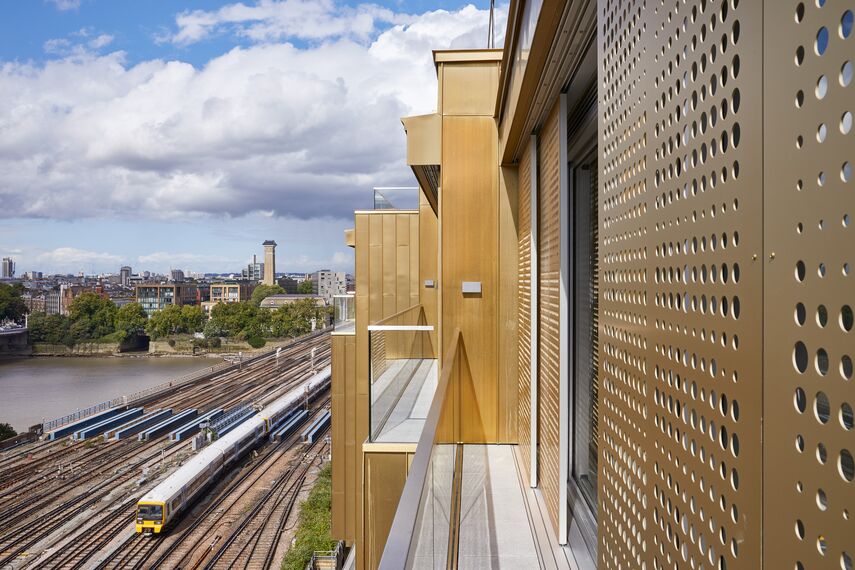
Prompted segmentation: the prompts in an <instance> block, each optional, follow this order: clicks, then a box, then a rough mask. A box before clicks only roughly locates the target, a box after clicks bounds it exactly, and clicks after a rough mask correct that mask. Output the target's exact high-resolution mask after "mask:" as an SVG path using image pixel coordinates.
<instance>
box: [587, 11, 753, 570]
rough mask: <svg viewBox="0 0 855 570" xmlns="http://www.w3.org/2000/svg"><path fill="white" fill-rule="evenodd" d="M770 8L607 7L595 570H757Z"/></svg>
mask: <svg viewBox="0 0 855 570" xmlns="http://www.w3.org/2000/svg"><path fill="white" fill-rule="evenodd" d="M761 8H762V5H761V3H756V2H744V1H743V2H738V3H735V2H732V1H728V2H721V1H715V2H714V1H703V0H698V1H693V2H687V3H676V4H674V3H669V4H667V5H664V4H660V3H656V4H655V5H654V4H649V3H645V2H640V1H636V2H610V1H606V0H601V1H600V2H599V19H598V20H599V22H600V25H601V29H600V34H599V37H598V44H599V52H600V53H599V58H598V59H599V61H600V62H601V68H600V74H601V77H600V88H599V89H600V93H599V98H600V104H601V107H600V119H599V121H600V123H599V130H600V132H601V139H600V152H601V156H602V160H601V169H602V178H601V182H600V204H601V208H600V228H601V234H600V251H601V291H602V297H601V309H600V311H601V313H600V339H601V343H602V352H601V359H602V365H601V369H600V396H599V409H600V413H601V422H600V429H601V433H600V449H601V451H600V465H601V476H600V496H599V501H600V505H599V506H600V509H599V535H600V537H599V538H600V546H599V558H600V566H601V567H602V568H620V567H624V568H627V567H632V568H641V567H647V568H666V567H668V568H671V567H680V568H682V567H685V568H693V567H694V568H699V567H705V568H729V569H733V568H758V567H759V566H760V536H761V534H760V533H761V525H760V515H761V503H760V497H761V486H760V481H761V461H762V450H761V447H760V444H761V437H760V435H761V433H760V429H761V412H762V406H761V401H762V378H763V375H762V372H763V371H762V366H761V364H762V362H761V356H760V355H761V354H762V346H761V342H762V317H763V311H762V302H763V298H762V279H761V275H762V273H761V268H760V263H759V262H755V261H752V256H753V254H756V253H757V252H758V251H760V248H761V245H762V234H761V232H762V223H761V222H760V220H761V214H762V188H763V184H762V172H761V164H762V156H761V153H760V151H761V149H762V113H761V101H760V97H761V93H762V89H761V87H762V85H761V80H762V61H761V59H760V58H761V57H762V53H763V50H762V49H761V47H762V46H761V42H762V36H761V34H760V30H761V29H762V26H761V23H762V22H761V18H762V14H761Z"/></svg>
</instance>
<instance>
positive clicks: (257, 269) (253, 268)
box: [241, 254, 264, 281]
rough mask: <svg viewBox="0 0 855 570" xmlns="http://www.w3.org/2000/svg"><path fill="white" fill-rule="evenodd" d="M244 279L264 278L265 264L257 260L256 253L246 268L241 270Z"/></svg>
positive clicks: (257, 279) (256, 279) (255, 279)
mask: <svg viewBox="0 0 855 570" xmlns="http://www.w3.org/2000/svg"><path fill="white" fill-rule="evenodd" d="M241 275H242V276H243V278H244V279H248V280H250V281H261V280H262V279H263V278H264V264H263V263H260V262H258V261H257V260H256V258H255V254H253V256H252V262H251V263H249V264H248V265H247V266H246V269H244V270H243V271H241Z"/></svg>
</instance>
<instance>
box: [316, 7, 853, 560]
mask: <svg viewBox="0 0 855 570" xmlns="http://www.w3.org/2000/svg"><path fill="white" fill-rule="evenodd" d="M852 14H853V6H852V4H851V2H843V1H838V2H834V1H832V0H824V1H817V2H810V3H808V2H797V1H787V2H774V3H772V2H766V3H760V2H745V1H742V2H736V1H733V0H703V1H702V0H687V1H681V2H671V3H666V2H656V3H649V2H643V1H640V0H639V1H633V0H627V1H626V2H616V1H613V0H599V1H597V2H594V1H582V2H557V1H555V2H553V1H549V0H542V1H517V0H512V1H511V3H510V6H509V18H508V22H509V24H508V31H507V34H506V38H505V45H504V48H503V49H501V50H473V51H436V52H434V61H435V64H436V70H437V76H438V83H439V86H440V88H439V93H438V110H437V112H436V113H435V114H431V115H425V116H419V117H407V118H404V119H403V123H404V127H405V129H406V132H407V162H408V164H409V165H410V166H411V167H412V169H413V172H414V174H415V176H416V178H417V179H418V181H419V184H420V187H421V193H422V196H421V205H420V208H419V210H418V211H395V210H383V211H380V212H357V213H356V215H355V228H354V232H353V233H351V234H349V236H351V237H349V238H348V239H350V240H351V242H352V245H353V246H354V247H355V250H356V280H357V288H356V296H355V298H356V325H355V327H354V331H353V332H348V333H335V334H334V336H333V388H332V390H333V402H332V407H333V531H334V534H335V535H336V536H337V537H339V538H342V539H344V540H346V541H348V542H349V543H350V544H352V546H353V556H354V559H355V562H356V566H357V567H358V568H377V567H379V568H388V569H397V568H409V567H416V568H422V567H430V568H438V567H443V568H446V567H458V565H459V566H460V567H470V566H471V567H476V566H477V567H481V566H483V567H505V566H507V567H516V568H538V567H540V568H576V569H587V568H600V569H618V568H623V569H641V568H647V569H657V568H662V569H664V568H681V569H682V568H709V569H712V568H715V569H725V568H726V569H730V570H733V569H756V568H763V569H769V570H771V569H775V570H777V569H778V568H835V569H836V568H844V569H849V568H852V565H853V558H855V540H853V538H852V537H855V521H853V518H852V512H853V509H855V486H853V485H855V481H853V480H855V462H854V461H853V453H855V443H854V442H855V439H853V435H852V434H853V431H852V430H853V424H854V421H853V412H852V407H853V405H855V384H853V382H852V376H853V365H852V358H853V353H854V352H855V349H853V346H855V344H853V337H852V334H853V332H852V329H853V311H852V307H853V305H855V287H853V284H852V282H851V280H852V276H851V265H852V263H853V260H852V252H853V251H855V247H853V246H855V237H853V234H852V233H851V232H852V227H851V216H852V212H853V211H855V192H853V184H855V182H853V181H852V163H853V161H855V139H853V138H852V137H853V136H855V135H853V133H852V132H851V125H852V117H851V114H852V109H851V107H852V105H851V103H850V101H851V100H852V99H853V96H852V93H853V92H852V89H853V88H855V87H853V86H852V84H851V80H852V56H853V54H855V44H853V42H855V38H853V37H852V23H853V16H852ZM414 226H415V227H417V228H418V229H416V230H414V229H413V228H414ZM418 334H426V335H429V337H430V341H431V342H430V344H431V346H432V347H433V350H430V351H426V350H425V349H424V346H425V341H424V339H423V340H420V341H418V342H414V341H413V339H414V338H418V337H417V336H416V335H418ZM395 335H399V336H403V337H404V338H406V339H407V342H406V343H404V344H405V348H406V350H405V351H402V349H401V346H399V345H400V344H401V343H400V342H399V341H398V340H395V339H396V336H395ZM434 338H435V340H434ZM431 361H433V363H434V364H433V365H434V366H435V367H436V370H437V372H436V375H435V376H429V377H428V380H427V381H424V382H425V386H427V385H429V384H430V383H431V382H433V383H434V386H435V388H433V391H432V392H431V391H430V390H428V391H427V392H425V389H424V388H421V387H420V388H419V389H418V390H417V391H413V390H412V389H411V388H412V386H413V382H414V378H417V377H418V376H417V374H416V373H414V372H413V371H412V370H414V369H420V368H413V367H408V366H409V364H410V363H413V362H416V363H418V366H422V363H425V362H428V363H430V362H431ZM378 371H379V373H378ZM390 390H391V392H390ZM413 394H417V398H416V401H421V400H422V398H423V397H425V396H426V397H425V398H424V399H427V400H429V401H430V405H429V406H426V407H424V408H421V410H422V411H421V412H420V414H421V415H420V416H419V417H416V415H415V413H414V412H413V411H412V410H411V411H410V412H409V415H408V416H407V415H404V416H400V418H401V419H400V421H401V422H403V423H401V424H400V425H404V423H405V422H410V424H408V425H410V426H411V427H412V430H410V431H407V432H406V433H407V434H408V435H406V436H403V435H402V434H403V433H404V431H401V430H398V431H396V432H395V436H394V437H393V438H392V439H389V438H386V439H384V433H383V431H382V430H380V431H379V432H377V431H376V430H375V425H374V423H375V422H376V419H377V418H378V417H379V418H380V420H381V423H383V422H387V423H388V422H389V421H391V420H390V418H395V417H398V416H396V414H398V413H399V412H400V410H399V408H398V406H397V404H395V405H391V404H389V405H388V406H387V407H384V406H386V404H384V402H400V401H405V400H408V399H409V398H410V397H411V396H413ZM415 409H417V408H413V410H415ZM378 434H379V436H378ZM413 434H415V436H414V435H413ZM386 435H388V434H386Z"/></svg>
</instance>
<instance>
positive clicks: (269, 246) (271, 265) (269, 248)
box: [262, 239, 276, 285]
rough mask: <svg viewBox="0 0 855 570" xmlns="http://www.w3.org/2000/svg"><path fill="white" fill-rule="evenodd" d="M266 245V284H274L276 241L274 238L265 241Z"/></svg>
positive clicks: (264, 244) (264, 281)
mask: <svg viewBox="0 0 855 570" xmlns="http://www.w3.org/2000/svg"><path fill="white" fill-rule="evenodd" d="M262 245H263V246H264V279H263V281H262V283H264V284H265V285H273V284H274V283H275V281H276V242H275V241H273V240H272V239H269V240H267V241H265V242H264V243H263V244H262Z"/></svg>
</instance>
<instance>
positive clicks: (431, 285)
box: [425, 279, 435, 289]
mask: <svg viewBox="0 0 855 570" xmlns="http://www.w3.org/2000/svg"><path fill="white" fill-rule="evenodd" d="M425 287H427V288H428V289H433V288H434V287H435V285H434V283H433V279H425Z"/></svg>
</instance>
